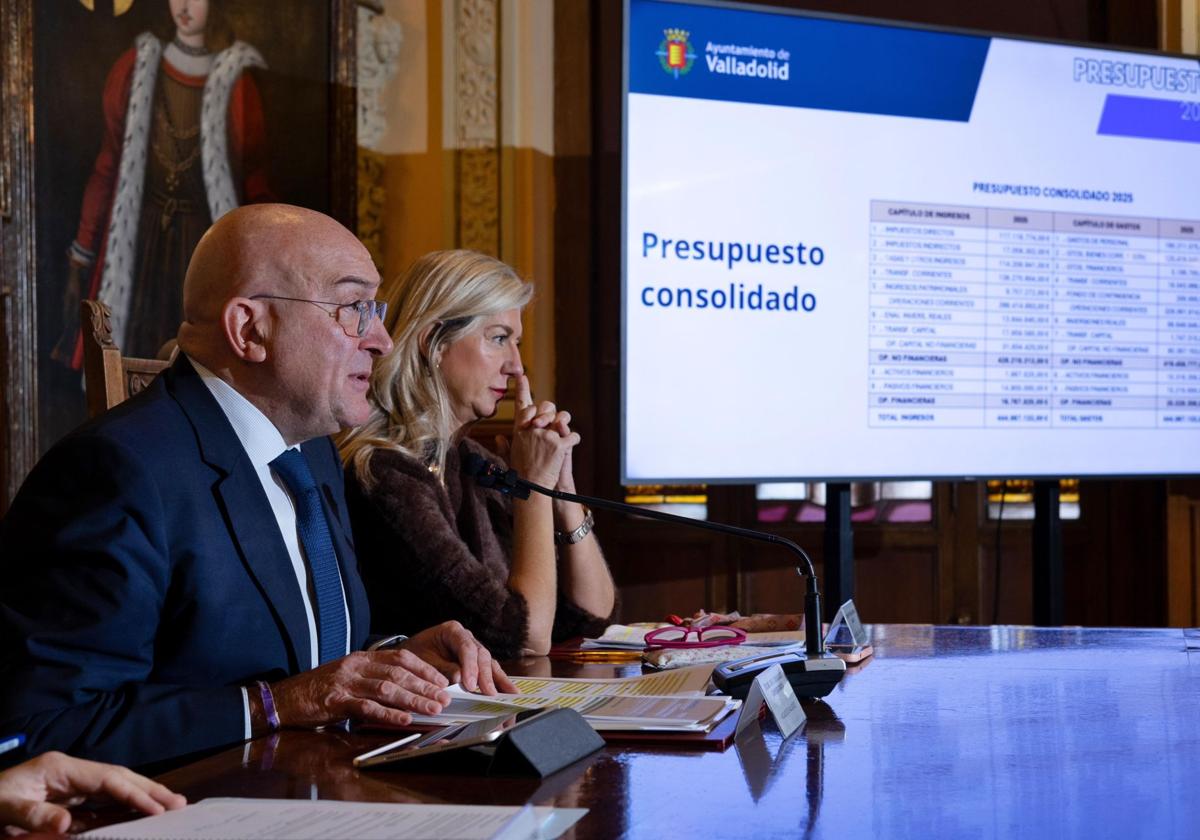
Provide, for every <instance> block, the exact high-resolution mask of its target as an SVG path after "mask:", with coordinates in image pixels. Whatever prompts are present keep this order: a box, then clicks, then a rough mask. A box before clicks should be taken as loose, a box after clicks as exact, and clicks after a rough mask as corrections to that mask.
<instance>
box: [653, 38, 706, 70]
mask: <svg viewBox="0 0 1200 840" xmlns="http://www.w3.org/2000/svg"><path fill="white" fill-rule="evenodd" d="M690 34H691V33H690V32H687V31H686V30H683V29H664V30H663V35H664V36H666V37H664V38H663V39H662V42H661V43H659V45H658V52H657V53H655V54H656V55H657V56H658V63H659V64H661V65H662V69H663V71H664V72H667V73H670V74H671V75H672V76H674V77H675V78H676V79H678V78H679V77H680V76H686V75H687V74H688V73H690V72H691V70H692V65H693V64H695V63H696V53H694V52H693V51H692V44H691V42H690V41H688V35H690Z"/></svg>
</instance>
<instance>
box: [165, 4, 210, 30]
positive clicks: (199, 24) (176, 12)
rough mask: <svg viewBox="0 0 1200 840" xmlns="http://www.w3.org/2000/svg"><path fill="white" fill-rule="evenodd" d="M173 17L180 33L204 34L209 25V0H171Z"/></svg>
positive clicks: (176, 28)
mask: <svg viewBox="0 0 1200 840" xmlns="http://www.w3.org/2000/svg"><path fill="white" fill-rule="evenodd" d="M170 3H171V18H172V19H173V20H174V21H175V30H176V32H178V34H179V35H203V34H204V27H206V26H208V0H170Z"/></svg>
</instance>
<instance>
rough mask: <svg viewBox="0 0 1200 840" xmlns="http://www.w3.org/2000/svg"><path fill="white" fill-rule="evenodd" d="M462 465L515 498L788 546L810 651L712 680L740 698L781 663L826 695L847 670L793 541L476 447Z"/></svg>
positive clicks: (803, 555)
mask: <svg viewBox="0 0 1200 840" xmlns="http://www.w3.org/2000/svg"><path fill="white" fill-rule="evenodd" d="M463 466H464V467H465V469H466V471H467V474H468V475H471V476H473V477H474V478H475V480H476V481H478V482H479V484H480V485H481V486H483V487H487V488H490V489H492V490H496V491H497V492H500V493H503V494H504V495H506V496H512V497H513V498H516V499H528V498H529V493H530V492H531V491H532V492H534V493H540V494H541V495H543V496H549V497H550V498H552V499H562V500H563V501H567V502H578V503H579V504H581V505H587V506H588V507H593V508H599V509H601V510H611V511H616V512H617V513H626V514H629V515H630V516H639V517H641V518H642V519H657V520H659V521H661V522H674V523H676V524H679V525H683V526H685V527H689V528H701V529H703V530H706V531H716V532H717V533H718V534H728V535H730V536H734V537H743V538H745V539H748V540H756V541H757V542H765V543H770V544H771V545H777V546H782V547H783V548H786V549H788V550H789V551H791V552H793V553H794V554H796V555H797V556H798V557H799V558H800V560H801V561H802V565H799V566H797V567H796V572H797V573H798V574H799V575H800V576H801V577H803V578H805V580H806V591H805V594H804V649H805V655H804V656H801V655H800V654H799V653H796V652H792V653H791V654H790V655H780V654H771V655H768V656H754V657H748V658H746V659H739V660H735V661H733V662H725V663H722V664H721V665H720V666H719V667H718V668H717V669H716V670H715V671H714V672H713V682H714V683H716V685H717V687H718V688H722V689H724V690H726V691H727V693H729V694H732V695H733V696H735V697H738V696H740V697H745V695H746V692H747V691H748V690H749V688H750V683H751V682H753V678H754V677H755V676H757V674H758V673H760V672H761V671H763V670H765V669H766V668H769V667H771V666H772V665H775V664H779V665H780V666H781V667H782V668H783V670H784V673H785V674H787V677H788V681H789V682H790V683H791V684H792V688H793V689H794V690H795V692H796V696H797V697H824V696H825V695H827V694H828V693H829V692H831V691H833V688H834V686H836V685H837V684H838V682H839V681H840V680H841V678H842V677H843V676H844V675H845V673H846V663H845V662H844V661H842V660H841V659H839V658H838V657H836V656H833V655H832V654H829V653H826V651H825V641H824V639H823V638H822V636H821V594H820V590H819V589H818V586H817V573H816V571H815V570H814V569H813V562H812V559H811V558H810V557H809V556H808V553H807V552H806V551H805V550H804V549H803V548H801V547H800V546H799V545H797V544H796V543H794V542H792V541H791V540H789V539H785V538H783V537H780V536H776V535H775V534H769V533H767V532H765V531H754V530H751V529H750V528H740V527H738V526H736V525H725V524H723V523H720V522H710V521H708V520H706V519H689V518H687V517H686V516H678V515H676V514H674V513H664V512H662V511H658V510H646V509H644V508H639V507H637V506H636V505H627V504H625V503H624V502H613V501H609V500H608V499H600V498H596V497H593V496H581V495H579V494H578V493H567V492H566V491H563V490H554V489H552V488H549V487H543V486H541V485H540V484H534V483H533V482H532V481H526V480H525V479H523V478H521V477H520V476H519V475H517V471H516V470H506V469H503V468H501V467H500V466H499V465H497V464H494V463H492V462H491V461H489V460H487V459H486V458H483V457H481V456H479V455H476V454H475V453H474V452H471V453H468V454H467V456H466V458H465V459H464V460H463ZM781 653H782V652H781Z"/></svg>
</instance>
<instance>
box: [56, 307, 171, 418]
mask: <svg viewBox="0 0 1200 840" xmlns="http://www.w3.org/2000/svg"><path fill="white" fill-rule="evenodd" d="M79 319H80V327H81V330H82V333H83V385H84V390H85V391H86V393H87V408H88V417H95V416H96V415H98V414H103V413H104V412H105V411H108V410H109V409H110V408H112V407H113V406H114V405H117V404H118V403H121V402H124V401H125V400H127V399H129V398H130V397H132V396H133V395H134V394H136V393H138V392H139V391H141V390H143V389H144V388H145V387H146V386H147V385H149V384H150V383H151V382H153V381H154V377H156V376H158V375H159V374H160V373H162V372H163V371H164V370H166V369H167V368H168V367H170V366H171V363H172V362H174V361H175V357H176V356H177V355H178V354H179V348H178V347H177V346H176V345H175V340H174V339H171V340H170V341H168V342H167V343H166V344H164V345H163V347H162V349H161V350H159V351H158V356H159V357H158V358H157V359H136V358H133V357H132V356H122V355H121V350H120V348H119V347H117V343H116V341H115V340H114V339H113V335H112V312H111V310H109V308H108V307H107V306H106V305H105V304H103V303H101V302H100V301H98V300H84V301H81V302H80V305H79Z"/></svg>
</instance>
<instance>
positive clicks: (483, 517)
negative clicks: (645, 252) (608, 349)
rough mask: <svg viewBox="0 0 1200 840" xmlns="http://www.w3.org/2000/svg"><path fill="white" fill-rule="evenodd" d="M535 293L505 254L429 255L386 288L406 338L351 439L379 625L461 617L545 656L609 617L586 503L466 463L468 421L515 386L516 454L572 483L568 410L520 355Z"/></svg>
mask: <svg viewBox="0 0 1200 840" xmlns="http://www.w3.org/2000/svg"><path fill="white" fill-rule="evenodd" d="M532 295H533V287H532V286H531V285H529V284H528V283H525V282H523V281H522V280H521V279H520V278H519V277H518V276H517V275H516V273H515V272H514V271H513V270H512V269H511V268H510V267H509V266H507V265H505V264H504V263H502V262H500V261H498V260H495V259H492V258H491V257H488V256H485V255H483V254H478V253H475V252H472V251H439V252H435V253H432V254H428V255H426V256H424V257H422V258H421V259H419V260H417V262H416V263H414V264H413V266H412V267H411V268H410V269H409V270H408V272H406V273H405V274H404V275H402V276H401V277H400V278H399V279H398V280H397V281H395V282H394V283H392V284H390V286H389V287H387V288H385V289H384V293H383V295H382V296H383V298H384V299H385V300H386V301H387V303H388V314H389V316H390V317H389V319H388V321H389V323H388V326H389V329H390V331H391V335H392V340H393V342H394V344H395V350H394V351H393V352H392V353H391V354H390V355H389V356H387V357H386V358H384V359H383V360H382V361H381V362H379V363H378V364H376V366H375V371H374V373H373V374H372V376H371V392H370V396H371V400H372V403H373V406H374V411H373V412H372V415H371V419H370V420H369V421H368V422H367V423H366V424H365V425H363V426H361V427H359V428H357V429H355V430H354V431H352V432H350V433H348V434H347V435H346V436H345V437H344V438H343V440H342V441H341V447H340V448H341V452H342V458H343V460H345V462H346V467H347V485H348V486H347V498H348V502H349V504H350V508H351V519H352V521H353V523H354V534H355V547H356V552H357V554H358V557H359V561H360V563H361V566H362V572H363V575H364V578H365V581H366V585H367V591H368V593H369V595H370V600H371V618H372V624H373V626H374V629H375V630H377V631H379V632H396V631H398V630H403V629H404V628H406V627H426V626H429V625H430V624H434V623H438V622H441V621H449V620H452V619H453V620H457V621H460V622H462V623H463V624H464V625H466V627H467V628H468V629H470V630H471V631H472V632H473V633H475V635H476V636H477V637H478V638H479V639H480V641H482V642H483V644H484V645H486V646H487V647H488V648H489V649H491V651H492V652H493V654H494V655H495V656H497V657H500V658H507V657H511V656H515V655H518V654H522V653H532V654H544V653H546V652H547V651H548V650H549V648H550V645H551V643H552V641H557V640H560V639H563V638H569V637H571V636H577V635H580V634H584V633H594V632H596V631H598V630H601V629H603V627H604V625H605V623H606V622H607V621H608V619H609V617H610V616H611V614H612V612H613V607H614V600H615V592H614V587H613V581H612V576H611V575H610V574H609V570H608V566H607V564H606V563H605V561H604V557H603V555H602V554H601V551H600V545H599V543H598V542H597V540H596V535H595V534H594V533H592V530H591V525H592V517H591V514H590V512H588V511H586V510H585V509H584V508H582V507H581V506H579V505H577V504H574V503H570V502H560V501H557V500H555V501H553V502H552V501H551V500H550V499H548V498H546V497H545V496H540V495H537V494H533V495H532V496H530V498H529V499H528V500H525V501H511V500H510V499H508V498H507V497H504V496H501V495H500V494H499V493H497V492H495V491H493V490H485V489H483V488H481V487H480V486H479V485H478V484H477V483H476V482H475V481H474V480H472V479H471V478H470V477H469V476H466V475H464V474H463V472H462V464H463V459H464V456H465V455H466V454H467V453H468V452H472V451H475V452H478V453H479V454H484V455H486V456H488V457H489V458H491V459H493V460H496V456H494V455H492V454H491V453H487V452H486V451H485V450H484V449H483V448H482V447H480V446H479V444H477V443H475V442H474V441H472V440H470V439H469V438H468V437H467V432H468V430H469V429H470V427H471V425H472V424H473V423H475V422H476V421H477V420H481V419H483V418H485V417H490V416H491V415H493V414H494V413H495V411H496V405H497V404H498V403H499V402H500V399H501V398H502V397H503V396H504V394H505V392H506V391H507V389H508V386H509V383H510V382H515V386H516V401H517V408H516V416H515V419H514V422H513V429H512V441H511V444H509V445H508V446H507V447H506V448H505V452H506V455H507V458H508V462H509V465H510V466H511V467H513V468H514V469H516V470H517V471H518V472H519V473H520V474H521V476H522V477H524V478H527V479H529V480H530V481H534V482H536V483H538V484H543V485H546V486H551V487H557V488H558V489H560V490H567V491H574V489H575V482H574V478H573V476H572V472H571V450H572V449H573V448H574V447H575V446H576V445H577V444H578V443H579V435H578V433H576V432H574V431H572V430H571V415H570V414H569V413H568V412H566V411H560V410H558V408H557V407H556V406H555V405H554V404H553V403H550V402H541V403H535V402H534V401H533V399H532V398H531V396H530V388H529V380H528V379H527V378H526V377H525V371H524V368H523V367H522V364H521V353H520V347H519V346H520V341H521V309H522V308H523V307H524V306H525V305H526V304H527V303H528V302H529V300H530V298H531V297H532Z"/></svg>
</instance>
